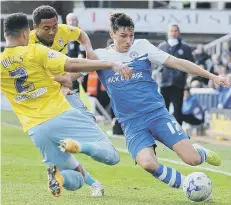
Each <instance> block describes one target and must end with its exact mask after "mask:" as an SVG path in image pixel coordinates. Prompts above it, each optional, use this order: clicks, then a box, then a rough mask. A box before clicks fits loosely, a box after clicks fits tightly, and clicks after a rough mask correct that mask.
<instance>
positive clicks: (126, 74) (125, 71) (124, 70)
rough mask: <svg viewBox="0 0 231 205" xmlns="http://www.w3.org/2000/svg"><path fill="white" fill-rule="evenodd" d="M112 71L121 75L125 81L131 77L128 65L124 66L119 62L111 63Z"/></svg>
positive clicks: (130, 69)
mask: <svg viewBox="0 0 231 205" xmlns="http://www.w3.org/2000/svg"><path fill="white" fill-rule="evenodd" d="M112 70H113V71H115V72H116V73H119V74H120V75H122V76H123V78H124V79H125V80H129V79H131V77H132V68H131V67H128V65H126V64H122V63H120V62H113V64H112Z"/></svg>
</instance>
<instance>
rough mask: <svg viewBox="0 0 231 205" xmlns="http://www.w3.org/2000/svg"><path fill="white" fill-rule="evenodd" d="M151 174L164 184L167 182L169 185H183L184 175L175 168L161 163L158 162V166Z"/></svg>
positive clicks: (177, 186) (179, 186)
mask: <svg viewBox="0 0 231 205" xmlns="http://www.w3.org/2000/svg"><path fill="white" fill-rule="evenodd" d="M152 175H153V176H154V177H155V178H157V179H159V180H160V181H162V182H164V183H165V184H168V185H169V186H170V187H173V188H182V186H183V180H184V175H182V174H181V173H180V172H178V171H177V170H175V169H173V168H170V167H166V166H164V165H162V164H160V167H159V168H158V169H157V170H155V171H154V172H153V173H152Z"/></svg>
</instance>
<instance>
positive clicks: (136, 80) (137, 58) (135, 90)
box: [96, 39, 170, 122]
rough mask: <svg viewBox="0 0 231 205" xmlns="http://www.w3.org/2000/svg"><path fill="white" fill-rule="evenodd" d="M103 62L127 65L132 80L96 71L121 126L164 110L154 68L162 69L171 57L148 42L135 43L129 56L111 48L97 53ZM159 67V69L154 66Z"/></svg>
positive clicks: (97, 50)
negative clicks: (155, 111)
mask: <svg viewBox="0 0 231 205" xmlns="http://www.w3.org/2000/svg"><path fill="white" fill-rule="evenodd" d="M96 54H97V55H98V57H99V58H100V59H101V60H111V61H120V62H123V63H128V64H129V66H131V67H133V69H132V73H133V74H132V78H131V79H130V80H124V79H123V78H122V76H121V75H120V74H118V73H115V72H114V71H113V70H111V69H106V70H100V71H97V73H98V76H99V78H100V80H101V82H102V83H103V85H104V87H105V89H106V91H107V93H108V95H109V97H110V99H111V104H112V108H113V111H114V113H115V116H116V118H117V119H118V121H119V122H123V121H126V120H129V119H133V118H136V117H139V116H142V115H143V114H146V113H149V112H152V111H154V110H156V109H158V108H160V107H164V106H165V103H164V99H163V97H162V95H161V94H160V93H159V92H158V86H157V83H156V82H155V81H154V80H153V79H152V67H151V65H152V64H157V65H161V64H163V63H164V62H165V61H166V60H167V58H168V57H169V56H170V55H169V54H167V53H165V52H163V51H161V50H160V49H158V48H157V47H155V46H154V45H152V44H151V43H150V42H149V41H147V40H145V39H140V40H135V41H134V43H133V45H132V46H131V48H130V49H129V51H128V52H125V53H119V52H116V51H115V50H114V49H112V46H109V47H108V48H105V49H96ZM155 66H156V65H155Z"/></svg>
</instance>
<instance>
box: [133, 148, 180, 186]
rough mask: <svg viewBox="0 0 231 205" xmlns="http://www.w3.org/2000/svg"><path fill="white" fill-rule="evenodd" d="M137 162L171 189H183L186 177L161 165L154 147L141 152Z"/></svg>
mask: <svg viewBox="0 0 231 205" xmlns="http://www.w3.org/2000/svg"><path fill="white" fill-rule="evenodd" d="M136 161H137V163H138V164H139V165H140V166H141V167H142V168H143V169H145V170H146V171H147V172H149V173H151V174H152V175H153V176H154V177H155V178H157V179H159V180H160V181H162V182H164V183H165V184H168V185H169V186H170V187H173V188H182V186H183V180H184V175H183V174H181V173H180V172H179V171H177V170H175V169H174V168H171V167H167V166H165V165H163V164H159V163H158V162H157V158H156V156H155V154H154V150H153V148H152V147H146V148H143V149H142V150H141V151H139V152H138V154H137V156H136Z"/></svg>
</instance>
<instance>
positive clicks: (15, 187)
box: [1, 0, 231, 204]
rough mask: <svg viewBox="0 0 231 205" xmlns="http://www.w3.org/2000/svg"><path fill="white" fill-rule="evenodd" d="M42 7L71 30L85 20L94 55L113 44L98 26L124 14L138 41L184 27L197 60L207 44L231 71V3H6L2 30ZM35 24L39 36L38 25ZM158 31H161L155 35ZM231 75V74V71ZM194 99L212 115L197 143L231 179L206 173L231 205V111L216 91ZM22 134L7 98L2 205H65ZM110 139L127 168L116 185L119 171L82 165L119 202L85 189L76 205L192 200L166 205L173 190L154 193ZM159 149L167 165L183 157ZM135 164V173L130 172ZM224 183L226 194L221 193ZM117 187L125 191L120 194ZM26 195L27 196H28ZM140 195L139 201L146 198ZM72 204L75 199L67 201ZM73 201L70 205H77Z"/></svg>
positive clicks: (105, 122)
mask: <svg viewBox="0 0 231 205" xmlns="http://www.w3.org/2000/svg"><path fill="white" fill-rule="evenodd" d="M43 4H48V5H51V6H53V7H54V8H55V9H56V10H57V12H58V14H59V22H60V23H66V22H65V17H66V15H67V14H68V13H70V12H75V13H76V14H77V16H78V18H79V21H80V27H81V28H83V29H84V30H86V31H87V33H88V35H89V37H90V39H91V42H92V45H93V47H94V48H99V47H105V46H107V45H109V44H110V43H111V40H110V37H109V35H108V30H107V29H106V27H107V21H100V20H98V19H100V18H105V17H108V15H109V14H110V13H111V12H114V11H116V10H117V11H119V10H120V9H121V10H122V11H125V12H127V13H128V14H131V16H132V17H134V19H136V25H138V32H136V34H135V37H136V38H146V39H148V40H150V42H151V43H153V44H154V45H156V46H157V45H158V44H159V43H161V42H162V41H164V40H165V39H166V32H167V25H168V24H169V23H178V25H179V26H180V29H181V34H182V38H183V40H184V41H186V42H187V43H188V44H189V45H190V46H191V48H192V49H193V50H194V53H195V52H196V47H197V45H198V44H203V45H204V49H205V50H206V52H207V53H208V54H209V55H210V59H211V61H212V62H213V63H214V64H215V60H214V59H215V57H217V58H218V59H221V58H222V57H224V58H227V65H224V66H228V64H229V68H230V67H231V66H230V64H231V57H230V55H231V52H230V49H231V33H230V31H231V20H230V19H231V14H230V13H231V12H230V11H231V10H230V9H231V2H229V1H223V2H222V1H219V2H218V1H184V2H183V1H182V2H181V1H136V2H133V1H104V0H101V1H30V2H29V1H1V28H3V19H4V18H5V17H6V16H7V15H8V14H10V13H14V12H19V11H20V12H24V13H26V14H28V17H29V18H30V19H31V13H32V11H33V10H34V9H35V8H36V7H37V6H40V5H43ZM158 12H161V13H162V17H159V18H160V19H159V22H157V21H156V22H155V24H154V23H153V22H154V21H152V20H153V18H155V17H156V13H158ZM144 13H145V15H144ZM146 14H147V15H146ZM105 19H106V18H105ZM147 19H149V20H150V21H149V22H151V24H149V23H148V21H147ZM30 22H31V28H32V21H30ZM140 25H141V26H140ZM158 26H159V27H160V28H156V27H158ZM200 26H202V27H203V29H200ZM198 29H199V30H198ZM4 46H5V42H4V37H3V30H2V29H1V51H3V50H4ZM227 53H228V54H227ZM225 55H226V56H225ZM227 55H228V56H227ZM213 57H214V58H213ZM154 72H155V71H154ZM228 72H229V73H230V72H231V68H230V70H229V71H228ZM193 92H194V94H196V95H197V97H198V99H199V101H200V103H201V104H202V106H204V108H206V116H207V118H206V129H205V133H204V134H203V135H202V134H201V133H200V132H198V127H193V126H191V127H190V129H191V133H192V135H193V140H196V141H200V142H201V143H204V144H205V145H206V146H208V147H211V148H215V149H217V151H218V152H219V153H220V154H221V156H222V157H223V158H224V163H223V165H222V167H221V168H220V169H218V170H217V171H218V172H219V171H223V172H225V173H226V172H227V173H228V174H227V173H226V174H227V175H228V176H229V177H228V176H226V175H221V174H220V175H219V174H218V175H216V174H215V173H214V170H213V171H211V170H210V171H209V170H207V171H206V172H208V174H210V175H212V179H213V180H214V183H215V184H216V183H217V184H218V186H217V187H216V188H215V193H217V195H218V196H219V197H215V203H214V204H229V202H228V200H225V199H224V200H223V199H222V198H231V196H230V191H229V192H228V190H230V183H231V179H230V175H231V173H230V172H231V167H230V162H231V157H230V156H231V149H230V146H231V131H230V128H231V109H218V108H217V105H218V95H219V92H217V91H216V90H214V89H213V88H210V87H209V86H205V87H203V88H195V89H194V91H193ZM97 103H98V102H95V103H94V106H96V107H98V109H96V111H95V112H96V113H95V114H96V115H97V119H98V122H99V124H100V126H101V127H102V128H103V129H104V131H105V132H107V133H108V134H109V135H111V133H112V132H111V130H112V125H111V123H112V119H111V118H110V117H109V116H108V115H107V114H106V113H105V110H104V109H103V108H102V107H101V106H100V105H99V104H97ZM18 127H19V123H18V121H17V119H16V117H15V115H14V113H13V112H12V111H11V108H10V106H9V104H8V102H7V100H6V99H5V98H4V96H3V95H2V94H1V138H2V143H1V144H2V149H1V150H2V166H3V169H2V202H3V204H32V202H31V201H32V200H33V199H35V198H36V196H38V194H41V193H40V192H42V194H41V195H42V197H44V196H45V197H46V199H47V202H44V201H43V199H42V197H41V196H38V198H36V199H35V202H33V204H34V203H35V204H48V201H49V203H50V204H59V203H60V204H62V203H61V201H56V200H51V199H50V198H49V197H48V196H46V194H45V193H43V192H44V181H45V180H46V179H45V178H46V176H45V173H42V174H41V173H40V171H39V170H35V169H34V168H33V167H32V165H35V166H36V167H37V168H38V167H39V165H38V164H40V162H39V160H41V157H40V156H39V153H38V152H37V150H36V149H35V148H34V147H33V146H32V144H31V142H30V141H29V139H28V138H27V137H26V136H27V135H25V134H24V133H22V131H21V130H20V129H18ZM198 133H199V134H198ZM111 139H112V141H113V143H114V144H115V145H116V147H117V148H119V150H120V151H122V154H121V156H122V162H121V163H120V166H119V167H118V168H116V170H117V172H116V174H115V176H114V177H112V179H111V176H110V172H113V173H114V171H115V170H112V169H111V168H106V167H105V166H104V165H103V166H102V165H98V164H97V163H95V162H93V163H92V160H89V158H87V157H85V156H81V157H80V159H81V160H82V161H83V164H84V163H85V162H86V164H87V166H88V169H89V170H90V171H91V172H93V175H96V176H97V177H98V178H101V179H102V181H103V182H104V184H105V186H106V188H108V189H112V191H108V193H109V196H110V194H111V196H110V197H112V198H113V196H114V195H116V197H118V199H117V200H118V201H116V199H112V198H110V197H109V198H106V199H105V201H100V200H99V201H97V200H96V201H94V202H92V201H91V199H90V198H89V197H88V196H87V194H86V193H85V192H84V191H85V189H83V191H82V190H80V192H79V194H78V197H79V196H82V197H83V198H84V199H83V201H82V202H80V201H78V202H77V203H76V204H104V203H105V204H106V203H107V204H138V202H140V203H143V204H153V203H152V200H150V199H149V198H150V197H149V196H150V194H152V192H156V194H157V196H158V197H159V200H163V201H162V202H161V203H160V204H165V203H166V204H187V203H185V202H184V200H185V199H183V200H180V201H177V200H176V201H177V202H174V196H176V197H177V198H179V196H181V194H179V193H174V194H173V196H172V197H169V198H168V197H166V198H165V199H162V198H161V190H162V189H163V190H166V193H169V195H171V191H169V190H167V188H166V187H164V186H162V185H160V184H159V183H158V182H156V183H155V184H158V189H155V188H156V187H151V184H152V183H151V184H150V181H148V180H147V179H146V175H145V174H144V173H143V172H141V171H140V170H137V168H136V167H133V162H132V160H131V159H130V158H129V156H128V155H127V154H124V153H123V152H126V151H125V150H126V147H125V144H124V139H123V137H117V136H112V138H111ZM20 147H22V148H24V149H21V148H20ZM159 147H160V149H159V150H160V157H162V160H164V159H166V158H167V159H170V160H176V159H177V157H176V156H172V154H171V153H170V152H169V151H168V150H166V149H165V148H164V147H163V146H161V145H160V146H159ZM32 156H33V157H32ZM177 162H178V161H176V165H175V166H176V167H177V168H179V169H181V170H184V171H186V172H192V169H190V168H188V167H186V168H185V167H184V166H182V165H181V164H180V162H179V163H178V164H177ZM167 163H171V162H167ZM128 164H129V166H131V167H132V168H130V169H129V168H128ZM28 165H29V166H28ZM26 167H29V168H26ZM41 167H42V169H43V170H45V168H44V165H41V166H40V167H39V168H38V169H41ZM203 167H204V166H203ZM37 168H36V169H37ZM204 168H205V169H209V168H210V167H209V166H207V167H206V166H205V167H204ZM98 169H100V172H101V173H103V176H101V175H100V174H99V173H98V172H97V170H98ZM123 169H125V170H127V172H128V173H129V174H130V173H132V174H130V175H129V174H128V175H129V176H130V178H129V177H128V176H126V171H125V172H123V171H122V170H123ZM107 170H109V171H107ZM44 172H45V171H44ZM141 173H142V174H141ZM33 174H38V175H39V177H37V178H36V179H33ZM27 175H29V177H27ZM121 177H122V178H123V180H125V181H126V180H127V183H128V184H131V185H129V186H125V187H124V186H123V185H124V184H123V182H122V181H123V180H122V181H121V180H119V178H121ZM137 178H139V179H137ZM136 179H137V181H136ZM219 179H220V181H219ZM40 180H42V181H43V183H41V184H40ZM105 180H106V182H105ZM218 181H219V182H218ZM228 182H230V183H228ZM140 183H141V184H142V183H144V184H145V185H147V186H148V188H150V189H148V188H147V186H140ZM219 183H221V184H223V185H224V186H221V185H220V184H219ZM32 184H33V186H34V184H35V185H36V187H37V188H38V191H37V192H36V193H33V192H31V191H30V190H32V189H33V186H32ZM21 185H22V187H23V188H22V189H21V188H20V186H21ZM111 186H114V187H116V188H118V190H117V189H115V188H112V187H111ZM24 189H25V190H27V192H28V193H27V194H26V193H25V190H24ZM123 190H124V191H125V192H128V193H129V196H127V195H123V194H122V199H121V198H120V196H119V194H118V196H117V194H115V192H116V193H117V192H118V191H119V192H123ZM12 191H16V192H17V193H18V194H16V195H15V194H13V195H14V196H12ZM133 191H135V192H136V191H140V192H141V195H142V196H139V197H138V198H136V196H137V194H136V193H133ZM140 192H139V194H138V195H140ZM220 192H222V194H221V195H219V194H220ZM29 193H30V194H29ZM28 194H29V195H28ZM65 194H67V193H65ZM67 196H73V195H72V194H69V195H68V194H67ZM228 196H229V197H228ZM116 197H115V198H116ZM158 197H157V198H158ZM151 199H152V198H151ZM64 200H66V199H64ZM68 201H69V202H70V204H73V201H72V200H68ZM154 204H155V203H154ZM156 204H158V203H156Z"/></svg>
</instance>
